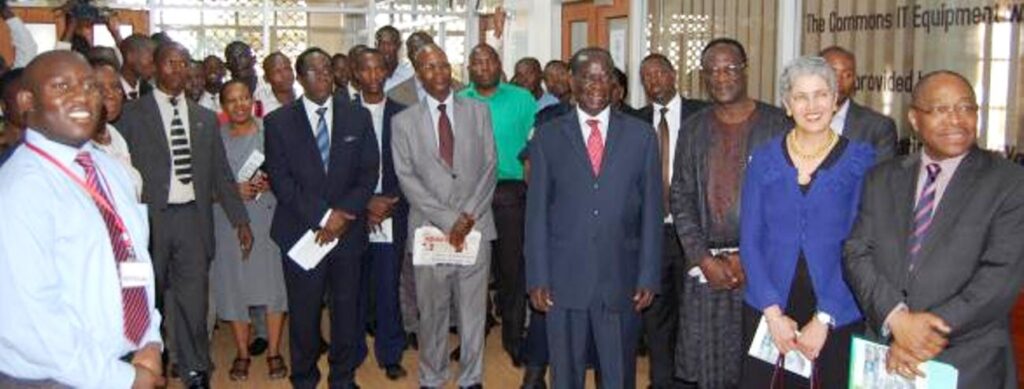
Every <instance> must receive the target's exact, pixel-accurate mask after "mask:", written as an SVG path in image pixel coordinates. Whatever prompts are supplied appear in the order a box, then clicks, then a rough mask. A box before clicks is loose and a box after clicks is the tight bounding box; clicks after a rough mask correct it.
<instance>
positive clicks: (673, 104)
mask: <svg viewBox="0 0 1024 389" xmlns="http://www.w3.org/2000/svg"><path fill="white" fill-rule="evenodd" d="M682 104H683V99H682V98H681V97H679V94H678V93H676V95H675V97H673V98H672V100H669V101H668V104H666V105H661V104H658V103H652V104H651V105H653V106H654V115H655V117H658V116H659V115H661V109H662V108H664V107H668V111H669V112H678V111H679V107H680V106H682Z"/></svg>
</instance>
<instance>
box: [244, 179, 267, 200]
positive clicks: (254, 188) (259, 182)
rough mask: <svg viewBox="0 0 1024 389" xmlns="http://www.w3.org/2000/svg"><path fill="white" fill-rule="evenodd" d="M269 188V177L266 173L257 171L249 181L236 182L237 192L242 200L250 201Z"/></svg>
mask: <svg viewBox="0 0 1024 389" xmlns="http://www.w3.org/2000/svg"><path fill="white" fill-rule="evenodd" d="M268 190H270V177H269V176H267V174H266V173H263V172H257V173H256V174H255V175H253V177H252V178H251V179H249V181H244V182H239V183H238V194H239V195H240V196H242V200H244V201H252V200H255V199H256V196H259V194H260V193H263V192H266V191H268Z"/></svg>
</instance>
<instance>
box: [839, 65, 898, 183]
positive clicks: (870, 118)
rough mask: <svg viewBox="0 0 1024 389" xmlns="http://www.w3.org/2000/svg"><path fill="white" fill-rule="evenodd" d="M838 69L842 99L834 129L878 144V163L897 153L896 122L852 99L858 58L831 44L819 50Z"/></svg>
mask: <svg viewBox="0 0 1024 389" xmlns="http://www.w3.org/2000/svg"><path fill="white" fill-rule="evenodd" d="M819 55H820V56H822V57H824V58H825V61H827V62H828V64H829V65H830V66H832V69H834V70H835V71H836V81H838V83H839V102H838V103H836V104H837V111H836V114H835V116H833V117H832V130H833V131H836V132H837V133H839V134H840V135H842V136H845V137H847V138H849V139H850V140H852V141H857V142H865V143H868V144H870V145H872V146H874V147H875V163H878V162H882V161H885V160H888V159H890V158H892V157H894V156H896V141H897V139H898V138H899V135H898V134H897V133H896V122H894V121H893V120H892V118H890V117H888V116H885V115H882V114H880V113H878V112H875V111H874V110H872V109H871V108H868V107H865V106H863V105H860V104H857V102H855V101H853V94H854V93H856V90H855V89H854V88H855V82H856V80H857V58H856V57H855V56H854V55H853V53H851V52H850V51H848V50H846V49H844V48H842V47H839V46H830V47H827V48H825V49H824V50H822V51H821V53H819Z"/></svg>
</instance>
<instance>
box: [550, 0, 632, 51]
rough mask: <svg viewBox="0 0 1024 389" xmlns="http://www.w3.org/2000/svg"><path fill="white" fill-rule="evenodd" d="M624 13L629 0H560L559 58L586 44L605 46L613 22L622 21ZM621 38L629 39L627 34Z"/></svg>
mask: <svg viewBox="0 0 1024 389" xmlns="http://www.w3.org/2000/svg"><path fill="white" fill-rule="evenodd" d="M637 1H639V0H637ZM628 17H629V0H614V1H608V0H604V1H597V2H596V3H595V2H594V1H593V0H586V1H577V2H572V3H569V2H566V3H565V4H562V59H565V60H568V59H569V57H571V56H572V53H573V52H575V51H576V50H578V49H581V48H583V47H587V46H598V47H603V48H605V49H607V48H609V43H610V42H609V40H610V39H609V36H610V33H611V31H612V30H613V29H614V28H613V26H617V25H622V24H623V22H624V21H625V20H627V19H628ZM626 24H628V23H626ZM625 41H626V42H629V37H628V36H627V37H626V40H625Z"/></svg>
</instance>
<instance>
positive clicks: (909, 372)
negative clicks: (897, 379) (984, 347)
mask: <svg viewBox="0 0 1024 389" xmlns="http://www.w3.org/2000/svg"><path fill="white" fill-rule="evenodd" d="M889 330H890V331H891V332H892V342H890V344H889V353H888V355H887V356H886V358H885V370H886V371H888V372H889V373H890V374H891V373H895V374H899V375H901V376H903V377H904V378H907V379H910V380H913V379H915V378H916V377H918V376H921V377H924V373H923V372H922V371H921V370H920V369H918V366H919V365H920V364H921V363H923V362H926V361H928V360H930V359H932V358H935V356H936V355H939V353H941V352H942V350H944V349H945V348H946V346H947V345H948V344H949V340H948V338H947V337H948V336H949V333H950V331H951V328H950V327H949V325H947V324H946V322H945V321H944V320H942V318H940V317H938V316H937V315H935V314H932V313H929V312H910V311H909V310H907V309H900V310H897V311H895V312H893V313H892V315H891V316H890V317H889Z"/></svg>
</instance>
